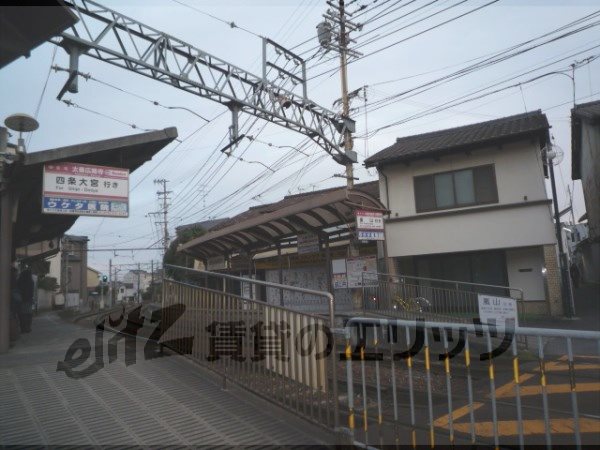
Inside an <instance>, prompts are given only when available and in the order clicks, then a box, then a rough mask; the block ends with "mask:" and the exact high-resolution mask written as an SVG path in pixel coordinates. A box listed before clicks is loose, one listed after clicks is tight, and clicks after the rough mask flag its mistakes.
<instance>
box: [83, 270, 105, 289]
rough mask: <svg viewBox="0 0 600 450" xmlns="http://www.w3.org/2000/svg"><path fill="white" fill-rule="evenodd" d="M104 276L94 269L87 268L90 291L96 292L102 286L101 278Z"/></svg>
mask: <svg viewBox="0 0 600 450" xmlns="http://www.w3.org/2000/svg"><path fill="white" fill-rule="evenodd" d="M101 276H102V274H101V273H100V271H99V270H96V269H94V268H93V267H90V266H88V268H87V288H88V291H94V290H96V288H97V287H98V285H99V284H100V277H101Z"/></svg>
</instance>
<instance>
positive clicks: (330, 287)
mask: <svg viewBox="0 0 600 450" xmlns="http://www.w3.org/2000/svg"><path fill="white" fill-rule="evenodd" d="M324 239H325V264H326V266H327V267H326V268H325V270H326V271H327V285H328V286H327V290H328V291H329V292H330V293H331V294H332V295H333V276H332V275H331V251H330V250H329V235H327V236H325V238H324Z"/></svg>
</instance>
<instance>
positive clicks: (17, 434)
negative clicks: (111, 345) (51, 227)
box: [0, 312, 334, 447]
mask: <svg viewBox="0 0 600 450" xmlns="http://www.w3.org/2000/svg"><path fill="white" fill-rule="evenodd" d="M112 336H114V334H112V333H109V332H104V333H103V337H102V339H101V342H100V341H98V342H97V343H98V344H99V345H94V339H95V330H94V329H93V328H91V327H89V326H88V327H85V326H81V325H77V324H73V323H71V322H68V321H65V320H63V319H61V317H60V316H59V315H58V314H57V313H55V312H48V313H44V314H40V315H38V316H35V317H34V320H33V327H32V332H31V333H29V334H24V335H21V336H20V338H19V340H18V341H17V342H16V343H15V345H14V347H12V348H11V349H10V350H9V352H8V353H6V354H4V355H0V404H1V405H2V407H1V408H0V446H4V445H28V446H29V445H77V446H79V445H125V446H149V445H153V446H156V445H160V446H163V445H224V446H231V447H234V446H241V445H243V446H259V447H260V446H267V445H268V446H274V445H275V446H284V445H285V446H297V447H302V446H308V445H310V446H311V447H314V446H327V445H330V444H333V442H334V437H333V434H332V433H329V432H328V431H327V430H325V429H324V428H320V427H318V426H316V425H314V424H312V423H309V422H307V421H305V420H303V419H301V418H299V417H296V416H294V415H293V414H291V413H289V412H288V411H285V410H284V409H281V408H279V407H277V406H276V405H273V404H271V403H270V402H268V401H266V400H263V399H260V398H258V397H256V396H255V395H253V394H252V393H250V392H248V391H245V390H243V389H242V388H239V387H237V386H235V385H232V384H228V385H227V386H226V389H223V382H222V379H220V378H219V377H217V376H215V375H214V374H213V373H212V372H210V371H209V370H207V369H205V368H202V367H200V366H198V365H196V364H194V363H192V362H190V361H189V360H188V359H186V358H185V357H183V356H180V355H168V356H163V357H159V358H154V359H149V360H145V359H144V352H143V347H144V344H145V343H144V342H137V343H136V344H135V345H136V349H135V351H136V353H135V354H136V360H135V363H134V364H130V365H126V364H125V343H124V340H121V341H120V342H119V344H118V345H117V349H118V353H117V359H116V360H114V361H113V362H109V358H108V340H109V339H110V338H111V337H112ZM78 339H81V340H80V341H78V342H79V343H80V344H81V343H85V341H84V340H86V339H87V341H88V342H89V343H90V344H91V349H90V355H89V357H87V359H86V358H83V357H84V356H85V354H84V353H85V349H79V350H77V351H76V352H74V353H73V354H72V355H71V356H70V358H67V356H66V355H67V351H68V349H69V348H70V347H71V346H72V344H73V343H74V342H75V341H77V340H78ZM79 347H82V348H83V347H85V345H83V346H81V345H80V346H79ZM96 351H100V352H102V354H101V356H102V360H103V367H102V368H100V369H99V370H97V371H95V373H92V374H90V375H88V376H80V377H79V378H76V377H73V376H68V375H67V372H66V371H64V370H57V367H59V366H58V363H59V362H61V361H62V362H64V361H66V360H67V359H69V360H71V361H75V360H77V361H79V359H80V358H81V361H82V363H81V365H79V366H78V367H73V366H71V368H72V372H71V375H73V373H79V374H80V375H81V374H82V373H83V372H81V370H84V369H85V368H87V367H88V366H90V364H91V363H93V362H94V361H95V352H96ZM83 361H85V362H83ZM63 367H64V366H63Z"/></svg>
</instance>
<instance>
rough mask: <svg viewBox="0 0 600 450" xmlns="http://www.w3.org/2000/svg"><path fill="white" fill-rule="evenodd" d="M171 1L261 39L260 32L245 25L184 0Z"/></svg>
mask: <svg viewBox="0 0 600 450" xmlns="http://www.w3.org/2000/svg"><path fill="white" fill-rule="evenodd" d="M171 1H172V2H174V3H177V4H179V5H181V6H184V7H186V8H189V9H191V10H194V11H196V12H198V13H200V14H203V15H205V16H207V17H210V18H211V19H214V20H217V21H219V22H221V23H224V24H225V25H228V26H229V28H231V29H236V28H237V29H238V30H241V31H244V32H246V33H248V34H250V35H252V36H254V37H257V38H261V39H262V36H261V35H260V34H258V33H255V32H254V31H252V30H249V29H248V28H246V27H243V26H241V25H238V24H236V23H235V22H234V21H233V20H231V21H228V20H225V19H221V18H220V17H217V16H215V15H214V14H211V13H207V12H206V11H203V10H201V9H200V8H197V7H195V6H192V5H188V4H187V3H184V2H182V1H180V0H171Z"/></svg>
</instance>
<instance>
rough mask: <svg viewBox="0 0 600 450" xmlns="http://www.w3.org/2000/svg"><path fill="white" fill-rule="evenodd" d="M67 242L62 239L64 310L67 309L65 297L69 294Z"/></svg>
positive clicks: (65, 239)
mask: <svg viewBox="0 0 600 450" xmlns="http://www.w3.org/2000/svg"><path fill="white" fill-rule="evenodd" d="M67 242H69V240H68V239H67V238H64V240H63V255H64V260H65V279H64V283H63V295H64V296H65V299H64V300H65V308H66V307H67V296H68V294H69V252H68V250H66V249H65V247H66V244H67Z"/></svg>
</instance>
